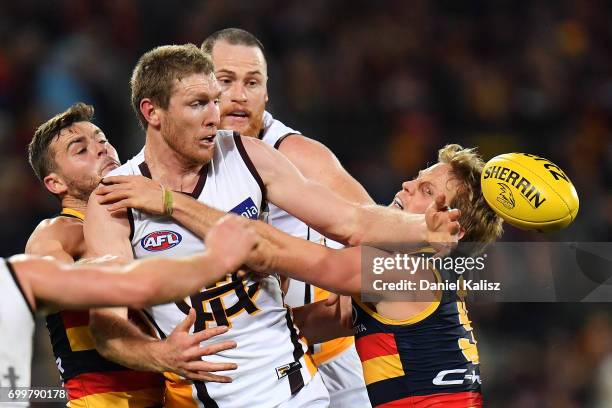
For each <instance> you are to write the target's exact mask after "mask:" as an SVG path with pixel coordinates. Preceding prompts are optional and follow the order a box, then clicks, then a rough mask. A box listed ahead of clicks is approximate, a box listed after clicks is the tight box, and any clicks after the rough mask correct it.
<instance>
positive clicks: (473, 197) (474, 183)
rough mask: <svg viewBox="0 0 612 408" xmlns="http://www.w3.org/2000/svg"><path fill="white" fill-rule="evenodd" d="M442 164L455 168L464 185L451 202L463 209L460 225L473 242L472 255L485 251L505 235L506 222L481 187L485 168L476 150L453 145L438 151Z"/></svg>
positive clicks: (465, 240) (456, 175)
mask: <svg viewBox="0 0 612 408" xmlns="http://www.w3.org/2000/svg"><path fill="white" fill-rule="evenodd" d="M438 162H440V163H445V164H448V165H450V166H451V168H452V172H453V174H454V175H455V177H456V178H457V179H458V180H459V182H460V186H459V189H458V191H457V194H455V197H454V198H453V200H452V201H451V203H450V206H451V207H452V208H458V209H459V210H461V216H460V217H459V223H460V224H461V227H462V228H463V229H465V235H464V236H463V238H462V241H463V242H471V243H473V246H472V248H473V249H472V253H473V254H478V253H481V252H482V251H484V249H485V248H486V246H487V245H488V244H490V243H492V242H494V241H495V240H496V239H498V238H499V237H500V236H501V234H502V232H503V228H502V219H501V217H499V216H498V215H497V214H496V213H495V211H493V210H492V209H491V207H489V205H488V204H487V202H486V201H485V199H484V196H483V194H482V189H481V188H480V176H481V174H482V169H483V167H484V165H485V163H484V161H483V160H482V158H481V157H480V155H478V153H477V152H476V149H468V148H464V147H462V146H460V145H458V144H449V145H446V146H444V147H443V148H442V149H440V150H439V151H438Z"/></svg>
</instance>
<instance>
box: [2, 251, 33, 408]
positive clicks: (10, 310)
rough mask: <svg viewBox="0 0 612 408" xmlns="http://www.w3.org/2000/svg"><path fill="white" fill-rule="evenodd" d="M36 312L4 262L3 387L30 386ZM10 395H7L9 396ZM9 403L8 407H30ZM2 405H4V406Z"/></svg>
mask: <svg viewBox="0 0 612 408" xmlns="http://www.w3.org/2000/svg"><path fill="white" fill-rule="evenodd" d="M33 335H34V311H33V309H32V306H30V304H29V303H28V301H27V299H26V297H25V293H24V292H23V289H22V287H21V285H20V284H19V281H18V280H17V275H15V272H14V271H13V267H12V265H11V264H10V262H9V261H7V260H6V259H2V260H1V261H0V338H1V339H2V340H1V341H0V387H3V388H5V389H7V390H11V389H12V390H15V388H16V387H29V386H30V365H31V364H32V336H33ZM5 395H7V394H5ZM27 405H28V404H26V403H10V402H9V403H7V405H6V406H27ZM0 406H4V405H2V403H0Z"/></svg>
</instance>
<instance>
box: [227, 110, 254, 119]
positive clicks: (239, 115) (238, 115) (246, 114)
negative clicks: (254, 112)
mask: <svg viewBox="0 0 612 408" xmlns="http://www.w3.org/2000/svg"><path fill="white" fill-rule="evenodd" d="M226 116H231V117H233V118H248V117H249V116H250V113H249V112H247V111H243V110H234V111H231V112H229V113H228V114H227V115H226Z"/></svg>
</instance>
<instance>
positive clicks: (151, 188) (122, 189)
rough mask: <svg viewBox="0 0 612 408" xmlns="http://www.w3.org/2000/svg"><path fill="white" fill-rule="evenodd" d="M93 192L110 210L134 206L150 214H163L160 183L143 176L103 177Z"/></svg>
mask: <svg viewBox="0 0 612 408" xmlns="http://www.w3.org/2000/svg"><path fill="white" fill-rule="evenodd" d="M95 193H96V195H97V198H98V202H99V203H100V204H103V205H106V206H107V209H108V211H110V212H114V211H118V210H123V209H126V208H135V209H137V210H140V211H144V212H146V213H149V214H151V215H163V214H164V210H165V209H164V201H163V194H162V186H161V184H159V182H157V181H153V180H151V179H150V178H147V177H144V176H110V177H105V178H103V179H102V182H101V183H100V185H99V186H98V187H97V188H96V190H95Z"/></svg>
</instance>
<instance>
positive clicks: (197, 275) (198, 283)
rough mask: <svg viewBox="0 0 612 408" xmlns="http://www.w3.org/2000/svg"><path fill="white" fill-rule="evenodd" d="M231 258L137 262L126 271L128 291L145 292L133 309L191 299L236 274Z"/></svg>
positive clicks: (213, 256)
mask: <svg viewBox="0 0 612 408" xmlns="http://www.w3.org/2000/svg"><path fill="white" fill-rule="evenodd" d="M237 266H238V265H233V264H232V260H231V259H230V257H225V256H223V254H216V253H212V252H211V251H210V250H208V251H207V252H206V253H204V254H201V255H194V256H192V257H189V258H177V259H165V258H152V259H147V260H142V261H137V262H135V263H133V264H131V265H129V266H126V267H125V271H126V272H127V273H128V275H127V276H126V278H127V282H126V288H125V289H126V291H130V290H133V288H134V287H135V286H136V285H140V286H142V287H143V288H144V290H143V293H142V294H141V296H142V298H141V299H140V302H138V301H136V300H134V301H133V303H135V304H134V305H132V306H133V307H135V308H137V309H141V308H144V307H147V306H150V305H153V304H159V303H167V302H171V301H174V300H176V299H180V298H183V297H185V296H189V295H190V294H192V293H195V292H197V291H199V290H200V289H201V288H203V287H206V286H210V285H214V284H215V283H216V282H218V281H220V280H222V279H223V277H224V276H225V275H227V274H228V273H231V272H233V271H234V270H233V268H234V267H237Z"/></svg>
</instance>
